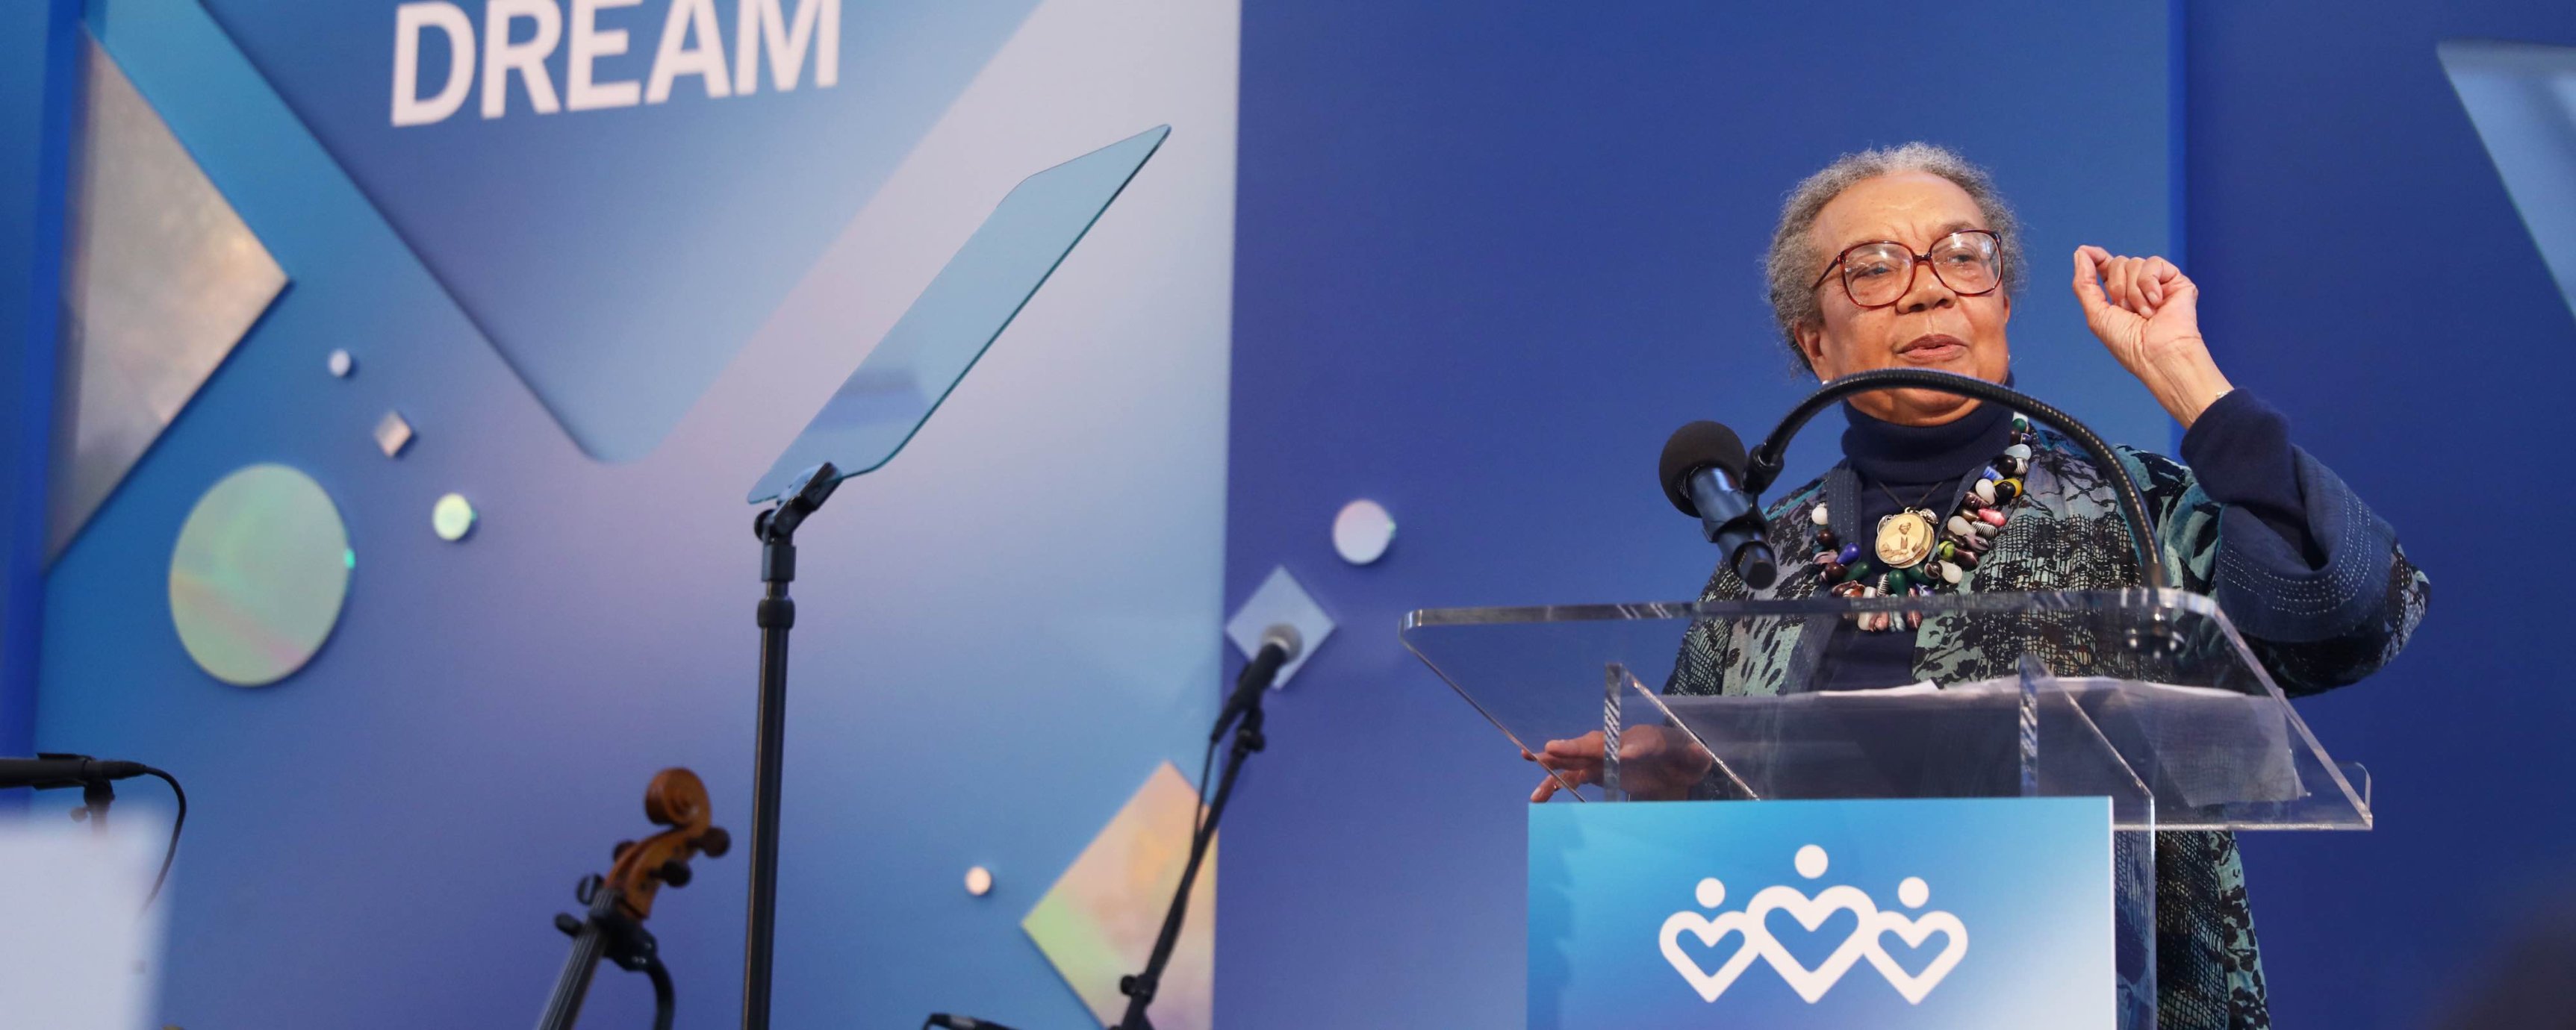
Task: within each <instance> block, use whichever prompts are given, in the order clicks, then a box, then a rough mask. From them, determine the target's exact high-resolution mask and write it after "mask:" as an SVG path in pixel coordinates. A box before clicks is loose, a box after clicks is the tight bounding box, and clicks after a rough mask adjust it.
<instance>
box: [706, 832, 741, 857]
mask: <svg viewBox="0 0 2576 1030" xmlns="http://www.w3.org/2000/svg"><path fill="white" fill-rule="evenodd" d="M698 850H700V851H703V852H706V853H707V857H708V858H723V857H724V853H725V852H728V851H731V850H733V834H730V833H726V832H725V828H724V827H722V826H710V827H707V832H705V833H701V834H699V835H698Z"/></svg>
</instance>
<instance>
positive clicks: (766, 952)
mask: <svg viewBox="0 0 2576 1030" xmlns="http://www.w3.org/2000/svg"><path fill="white" fill-rule="evenodd" d="M840 484H841V473H840V470H839V469H837V468H834V467H833V466H832V463H831V462H828V461H827V462H824V463H823V464H821V465H817V466H815V467H813V468H811V469H807V470H806V471H805V473H804V474H803V475H800V476H798V477H797V479H796V481H795V482H794V483H793V484H791V485H789V486H788V488H787V490H786V492H785V493H783V494H781V495H780V497H779V501H778V506H777V507H775V508H769V509H766V510H763V511H762V512H761V513H760V514H759V515H756V516H754V517H753V518H752V520H751V530H752V533H753V534H754V535H756V536H758V537H759V538H760V582H761V586H762V594H761V599H760V606H759V608H758V609H757V610H756V615H755V621H757V622H758V623H759V624H760V735H759V739H758V742H757V743H755V744H754V745H753V750H752V766H753V780H752V807H751V914H750V916H749V918H748V919H747V920H746V922H747V924H748V925H747V926H746V928H745V930H744V933H743V938H744V939H743V946H742V1025H743V1030H768V1028H769V967H770V958H771V948H770V946H771V943H772V942H773V941H774V940H775V939H776V937H777V931H778V797H779V791H780V787H781V781H782V780H783V779H784V776H785V770H786V754H785V752H786V749H787V631H788V630H789V629H792V628H794V627H795V625H796V602H795V600H794V599H792V598H790V597H788V596H787V585H788V584H789V583H792V582H795V580H796V527H797V526H799V525H801V524H803V523H804V521H805V517H806V516H808V515H812V514H814V511H815V509H818V508H821V507H822V506H823V502H824V501H825V500H827V499H829V498H830V497H831V496H832V491H833V489H834V488H836V487H838V486H840Z"/></svg>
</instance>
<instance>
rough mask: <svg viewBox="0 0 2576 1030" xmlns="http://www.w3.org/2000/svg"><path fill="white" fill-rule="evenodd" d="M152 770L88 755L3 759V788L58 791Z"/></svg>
mask: <svg viewBox="0 0 2576 1030" xmlns="http://www.w3.org/2000/svg"><path fill="white" fill-rule="evenodd" d="M151 771H152V767H150V766H147V765H144V764H143V763H141V762H102V761H99V760H98V759H95V758H91V757H89V756H87V755H45V756H43V757H40V758H0V788H7V787H34V788H36V789H37V790H55V789H58V788H62V787H80V786H86V785H88V784H92V783H105V782H107V781H109V780H130V779H133V778H135V777H137V776H144V775H148V774H150V773H151Z"/></svg>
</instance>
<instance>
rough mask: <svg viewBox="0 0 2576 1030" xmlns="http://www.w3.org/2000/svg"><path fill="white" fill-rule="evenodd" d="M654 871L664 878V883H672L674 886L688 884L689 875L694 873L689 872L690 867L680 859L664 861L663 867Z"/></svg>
mask: <svg viewBox="0 0 2576 1030" xmlns="http://www.w3.org/2000/svg"><path fill="white" fill-rule="evenodd" d="M654 873H655V875H658V876H660V877H661V878H662V882H663V883H667V884H670V885H671V886H673V887H686V886H688V885H689V877H690V876H691V875H693V874H691V873H690V872H689V867H688V865H687V864H686V863H683V862H678V861H672V862H664V863H662V868H660V869H657V870H655V871H654Z"/></svg>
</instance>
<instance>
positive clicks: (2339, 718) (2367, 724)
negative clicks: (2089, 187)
mask: <svg viewBox="0 0 2576 1030" xmlns="http://www.w3.org/2000/svg"><path fill="white" fill-rule="evenodd" d="M2188 25H2189V32H2188V62H2189V71H2188V94H2189V101H2188V103H2189V107H2188V124H2189V126H2190V129H2189V136H2188V140H2187V143H2188V154H2189V159H2188V160H2189V164H2188V170H2189V193H2188V198H2189V199H2188V209H2189V220H2190V222H2189V225H2190V228H2189V233H2190V240H2191V267H2190V271H2191V272H2192V274H2193V275H2194V276H2196V277H2197V278H2198V279H2199V281H2200V283H2201V284H2202V288H2203V292H2202V298H2201V313H2202V314H2201V317H2202V319H2203V323H2204V326H2205V327H2206V329H2207V330H2208V335H2209V339H2210V341H2211V344H2212V346H2213V347H2215V348H2217V349H2218V351H2219V358H2220V361H2221V363H2222V364H2223V365H2224V367H2225V368H2226V369H2227V371H2228V373H2229V374H2230V375H2232V376H2233V377H2234V378H2235V380H2236V382H2237V383H2239V384H2241V385H2249V386H2253V387H2256V388H2259V389H2261V390H2262V391H2263V392H2264V394H2265V396H2267V397H2269V398H2271V399H2272V400H2273V401H2274V402H2275V403H2277V404H2279V405H2280V406H2281V407H2282V408H2283V409H2284V410H2286V411H2288V412H2289V414H2290V417H2291V419H2292V422H2293V426H2294V428H2293V432H2294V439H2296V440H2297V441H2298V442H2299V443H2300V444H2301V445H2303V446H2305V447H2307V448H2308V449H2309V450H2310V451H2312V452H2314V453H2315V454H2316V455H2317V456H2319V457H2321V458H2323V459H2324V460H2325V461H2326V462H2327V463H2328V464H2329V465H2332V466H2333V467H2334V468H2335V469H2336V470H2338V471H2340V472H2341V473H2342V474H2343V475H2344V477H2345V478H2346V479H2347V480H2349V481H2350V482H2351V483H2352V484H2353V486H2354V487H2355V488H2357V489H2358V490H2360V491H2361V493H2362V495H2363V496H2364V497H2366V498H2368V499H2369V500H2370V502H2371V503H2372V504H2373V505H2374V506H2376V507H2377V508H2378V509H2379V511H2380V512H2381V514H2383V515H2385V516H2386V517H2387V518H2388V519H2389V521H2390V522H2392V523H2394V524H2395V525H2396V526H2397V528H2398V531H2399V533H2400V534H2401V535H2402V536H2403V538H2404V540H2405V541H2406V546H2407V549H2408V550H2409V551H2410V552H2411V553H2412V554H2413V555H2414V556H2415V558H2416V560H2417V561H2418V562H2420V563H2421V564H2422V565H2423V566H2424V567H2425V568H2426V569H2427V570H2429V571H2430V573H2431V575H2432V578H2433V596H2434V602H2433V609H2432V614H2431V616H2430V618H2429V619H2427V620H2426V622H2425V624H2424V627H2423V630H2422V632H2421V633H2420V634H2419V635H2418V636H2417V638H2416V641H2415V644H2414V646H2413V647H2412V648H2411V649H2410V650H2409V651H2408V653H2407V655H2406V657H2405V658H2404V659H2403V660H2401V661H2399V662H2398V663H2397V664H2396V665H2395V666H2394V667H2392V668H2391V669H2389V671H2387V672H2386V673H2384V674H2382V675H2380V676H2379V677H2378V678H2376V679H2374V680H2372V681H2370V682H2368V683H2365V684H2363V685H2361V686H2358V687H2355V688H2352V689H2351V690H2348V691H2346V692H2344V693H2341V694H2336V695H2330V696H2327V697H2324V698H2319V699H2317V700H2314V701H2310V702H2307V703H2305V704H2304V705H2303V706H2302V708H2301V711H2302V712H2303V713H2304V714H2305V715H2306V716H2307V718H2308V720H2309V722H2310V724H2311V725H2312V726H2313V728H2314V729H2315V731H2316V733H2317V735H2318V737H2319V738H2320V739H2322V740H2323V741H2325V742H2326V744H2327V746H2328V747H2329V748H2331V749H2332V750H2333V751H2334V753H2335V754H2336V755H2337V756H2338V757H2342V758H2347V759H2355V760H2359V761H2362V762H2365V763H2367V764H2368V765H2369V766H2370V767H2371V769H2372V771H2373V772H2374V773H2375V782H2376V795H2377V796H2376V802H2377V804H2376V808H2377V812H2378V816H2379V824H2378V828H2377V829H2376V830H2374V831H2372V832H2370V833H2366V834H2269V835H2261V836H2258V837H2254V838H2249V840H2248V842H2247V844H2246V864H2247V868H2248V870H2249V877H2250V879H2251V890H2252V893H2253V896H2254V898H2255V908H2256V922H2257V925H2258V926H2259V928H2260V930H2261V933H2262V937H2263V942H2264V945H2265V947H2264V958H2265V962H2266V971H2267V972H2268V973H2269V974H2270V975H2271V982H2272V997H2273V999H2274V1006H2275V1011H2276V1012H2277V1013H2278V1014H2279V1016H2280V1023H2281V1025H2283V1026H2331V1027H2380V1026H2412V1025H2419V1024H2420V1022H2421V1021H2422V1020H2423V1019H2425V1018H2427V1016H2428V1014H2429V1013H2431V1012H2432V1011H2434V1010H2435V1009H2437V1008H2439V1007H2441V1006H2443V1005H2444V1004H2446V1003H2447V1001H2446V999H2448V998H2449V997H2451V996H2452V995H2454V994H2456V993H2458V992H2459V991H2461V990H2462V989H2464V988H2465V987H2466V986H2468V985H2470V984H2474V983H2475V982H2476V981H2477V980H2478V977H2479V969H2480V967H2481V966H2482V965H2484V964H2485V963H2486V961H2487V960H2488V959H2490V958H2491V957H2492V953H2493V951H2494V949H2495V947H2496V945H2497V943H2498V942H2499V941H2500V940H2501V939H2502V938H2505V937H2507V936H2509V935H2511V934H2512V933H2513V932H2515V931H2516V929H2517V928H2518V927H2519V926H2520V925H2521V923H2522V920H2523V919H2524V918H2526V914H2527V913H2530V912H2533V911H2535V910H2538V909H2541V908H2543V907H2544V904H2545V903H2551V902H2564V901H2565V900H2566V899H2567V896H2568V893H2569V886H2568V882H2569V881H2568V872H2569V871H2570V870H2571V869H2576V820H2571V819H2570V818H2569V817H2568V815H2567V814H2566V807H2565V805H2564V803H2563V801H2560V800H2558V795H2559V793H2560V792H2559V790H2558V789H2557V787H2556V786H2555V785H2556V784H2560V783H2564V782H2566V780H2567V779H2568V778H2569V777H2570V776H2571V775H2576V754H2571V752H2570V751H2569V750H2568V749H2567V747H2566V746H2565V738H2566V736H2567V733H2568V730H2569V729H2570V728H2571V726H2576V695H2571V694H2569V693H2568V692H2567V691H2566V690H2565V689H2564V687H2563V684H2564V682H2565V680H2566V678H2567V673H2566V665H2567V659H2566V656H2565V652H2564V647H2563V645H2564V643H2565V641H2566V640H2567V639H2568V631H2567V629H2566V626H2567V617H2566V615H2565V613H2564V612H2563V611H2561V610H2558V609H2559V606H2558V605H2556V604H2554V603H2553V599H2554V598H2555V597H2556V595H2557V593H2558V591H2557V589H2556V586H2555V584H2554V583H2552V582H2551V581H2550V577H2549V575H2548V574H2547V573H2545V572H2544V573H2540V574H2539V575H2537V576H2535V575H2533V574H2532V573H2531V572H2526V571H2525V568H2526V566H2525V565H2524V564H2523V560H2524V559H2528V560H2533V561H2537V562H2538V563H2540V564H2541V565H2543V566H2545V565H2547V564H2548V563H2549V561H2550V560H2551V556H2552V555H2554V554H2555V553H2556V548H2555V547H2554V546H2553V544H2552V541H2554V540H2555V539H2557V538H2559V537H2561V536H2563V535H2564V534H2565V533H2566V532H2567V530H2568V528H2569V527H2568V524H2567V518H2568V515H2567V513H2568V511H2569V509H2570V507H2571V504H2576V494H2571V491H2570V490H2569V487H2568V485H2567V482H2566V477H2565V472H2566V469H2567V468H2568V460H2567V439H2568V430H2567V428H2566V425H2565V423H2566V419H2567V411H2568V404H2567V400H2566V394H2567V384H2568V382H2569V375H2570V373H2571V372H2576V321H2571V319H2570V318H2569V314H2568V304H2567V301H2566V300H2564V299H2562V298H2561V297H2560V296H2559V295H2558V291H2557V289H2556V288H2555V286H2554V285H2553V284H2552V282H2551V280H2550V276H2549V272H2548V269H2547V268H2546V267H2544V266H2543V265H2542V263H2541V260H2540V255H2539V253H2538V251H2537V250H2536V249H2535V248H2534V246H2533V244H2532V241H2531V239H2530V237H2529V236H2528V235H2527V234H2526V233H2525V232H2524V230H2523V227H2522V223H2521V220H2520V219H2519V217H2518V216H2517V215H2516V214H2515V212H2514V209H2513V205H2512V202H2511V201H2510V200H2509V199H2508V198H2507V196H2506V193H2505V189H2504V185H2503V183H2502V182H2501V181H2500V180H2499V179H2498V177H2497V174H2496V171H2495V169H2494V167H2493V166H2492V165H2491V164H2490V163H2489V162H2488V160H2487V156H2486V153H2485V151H2484V150H2483V149H2482V148H2481V146H2480V144H2479V140H2478V136H2477V133H2476V131H2475V130H2474V129H2473V128H2472V126H2471V124H2470V122H2469V119H2468V116H2467V115H2466V113H2465V112H2464V111H2463V110H2462V108H2461V106H2460V103H2459V100H2458V98H2457V97H2456V96H2454V95H2453V93H2452V91H2451V87H2450V84H2449V81H2448V80H2447V79H2446V78H2445V77H2444V76H2443V74H2442V67H2441V64H2440V63H2439V62H2438V61H2436V60H2435V58H2434V52H2433V47H2434V45H2435V43H2437V42H2439V41H2441V40H2444V39H2455V38H2493V39H2508V40H2519V41H2526V42H2536V43H2550V44H2556V45H2560V46H2567V45H2576V9H2571V8H2569V7H2568V6H2566V5H2564V4H2539V3H2499V2H2459V3H2442V4H2420V3H2371V4H2364V5H2354V4H2349V3H2346V4H2218V3H2206V4H2194V5H2192V7H2191V10H2190V20H2189V23H2188ZM2561 975H2564V971H2563V970H2562V971H2561Z"/></svg>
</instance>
